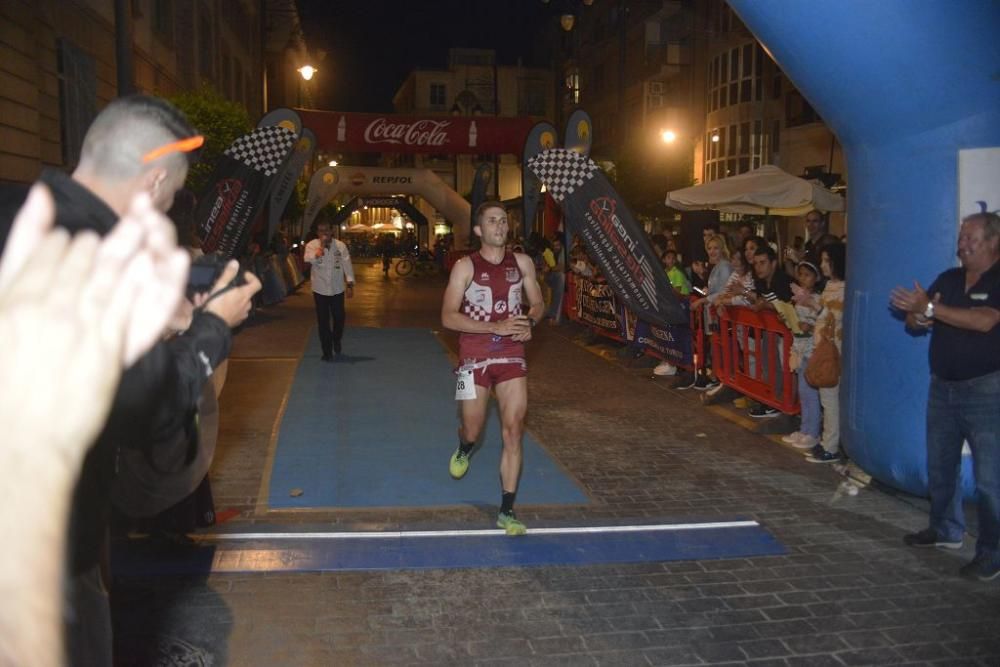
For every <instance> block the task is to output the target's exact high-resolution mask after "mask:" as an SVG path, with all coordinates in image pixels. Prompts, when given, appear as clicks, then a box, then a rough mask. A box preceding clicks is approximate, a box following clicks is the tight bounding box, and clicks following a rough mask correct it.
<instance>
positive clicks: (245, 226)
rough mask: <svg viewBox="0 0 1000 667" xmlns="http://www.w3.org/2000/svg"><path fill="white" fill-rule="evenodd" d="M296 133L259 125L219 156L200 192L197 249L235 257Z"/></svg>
mask: <svg viewBox="0 0 1000 667" xmlns="http://www.w3.org/2000/svg"><path fill="white" fill-rule="evenodd" d="M297 139H298V135H297V134H296V133H295V132H294V131H292V130H290V129H288V128H285V127H282V126H278V125H269V126H266V127H258V128H257V129H255V130H254V131H253V132H251V133H250V134H245V135H243V136H242V137H239V138H238V139H236V141H234V142H233V143H232V145H230V146H229V148H227V149H226V151H225V152H224V153H223V154H222V155H220V156H219V160H218V162H217V163H216V165H215V171H214V172H213V173H212V179H211V181H209V183H210V185H209V188H208V191H206V192H204V193H202V194H201V196H200V197H199V198H198V208H197V210H196V211H195V222H196V223H197V225H198V229H199V231H200V232H201V239H202V243H201V249H202V250H203V251H205V252H206V253H218V254H221V255H223V256H224V257H239V256H240V255H242V254H243V251H244V250H245V248H246V246H247V243H248V241H249V239H250V230H251V227H252V226H253V224H254V222H255V221H256V220H257V218H258V217H259V216H260V214H261V211H262V210H263V208H264V204H265V202H267V201H268V199H269V198H270V196H271V190H272V189H273V188H274V185H275V183H276V182H277V181H278V174H279V172H280V171H281V168H282V166H284V164H285V162H286V161H287V160H288V156H289V155H290V154H291V152H292V148H293V147H294V145H295V142H296V140H297Z"/></svg>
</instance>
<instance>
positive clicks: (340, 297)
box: [304, 222, 354, 361]
mask: <svg viewBox="0 0 1000 667" xmlns="http://www.w3.org/2000/svg"><path fill="white" fill-rule="evenodd" d="M316 234H317V237H318V238H315V239H313V240H312V241H310V242H309V243H307V244H306V251H305V256H304V259H305V261H307V262H309V264H311V265H312V292H313V301H314V302H315V303H316V325H317V327H318V329H319V342H320V345H321V346H322V348H323V357H322V359H323V361H333V355H334V354H336V355H338V356H339V355H340V351H341V346H340V340H341V338H342V337H343V335H344V322H345V320H346V315H345V313H344V295H345V294H346V295H347V298H348V299H350V298H352V297H353V296H354V267H353V266H351V255H350V253H349V252H348V251H347V246H346V245H344V243H343V242H342V241H339V240H337V239H335V238H333V232H332V230H331V229H330V225H329V223H326V222H321V223H319V224H318V225H317V226H316ZM331 320H332V322H333V326H332V328H331V326H330V323H331Z"/></svg>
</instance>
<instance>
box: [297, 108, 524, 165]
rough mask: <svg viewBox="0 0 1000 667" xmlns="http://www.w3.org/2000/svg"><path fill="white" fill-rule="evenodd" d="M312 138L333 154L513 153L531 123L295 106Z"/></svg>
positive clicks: (521, 141)
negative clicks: (319, 109) (313, 136)
mask: <svg viewBox="0 0 1000 667" xmlns="http://www.w3.org/2000/svg"><path fill="white" fill-rule="evenodd" d="M297 111H298V114H299V116H301V117H302V122H303V123H304V124H305V126H306V127H308V128H310V129H311V130H312V131H313V132H315V133H316V141H317V142H318V144H319V146H321V147H322V148H323V149H325V150H327V151H330V152H333V153H382V152H385V153H446V154H449V155H452V154H455V153H511V154H514V155H519V154H520V153H521V149H522V147H523V146H524V141H525V138H526V137H527V136H528V132H530V131H531V126H532V125H533V124H534V121H532V120H531V119H530V118H527V117H524V116H519V117H498V116H399V115H395V114H374V113H350V112H344V111H318V110H315V109H297Z"/></svg>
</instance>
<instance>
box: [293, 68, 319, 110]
mask: <svg viewBox="0 0 1000 667" xmlns="http://www.w3.org/2000/svg"><path fill="white" fill-rule="evenodd" d="M295 71H296V72H298V73H299V76H301V77H302V81H311V80H312V78H313V76H315V74H316V72H318V71H319V70H318V69H316V68H315V67H313V66H312V65H303V66H302V67H300V68H298V69H297V70H295ZM302 81H299V86H298V89H299V95H298V100H299V101H298V106H299V108H301V107H302V86H303V85H305V84H303V83H302Z"/></svg>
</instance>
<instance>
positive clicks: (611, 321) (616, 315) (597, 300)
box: [576, 278, 623, 336]
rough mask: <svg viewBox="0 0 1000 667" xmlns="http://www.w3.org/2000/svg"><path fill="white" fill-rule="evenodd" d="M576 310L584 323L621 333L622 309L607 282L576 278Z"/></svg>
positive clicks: (619, 334)
mask: <svg viewBox="0 0 1000 667" xmlns="http://www.w3.org/2000/svg"><path fill="white" fill-rule="evenodd" d="M576 312H577V317H578V318H579V320H580V321H581V322H583V323H584V324H588V325H590V326H592V327H595V328H598V329H604V330H605V331H608V332H614V333H615V335H617V336H621V335H622V334H623V326H622V321H621V320H622V318H621V315H620V313H621V312H622V309H621V308H619V307H618V300H617V299H616V298H615V292H614V290H612V289H611V287H609V286H608V284H607V283H594V282H591V281H589V280H587V279H586V278H578V279H577V283H576Z"/></svg>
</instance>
